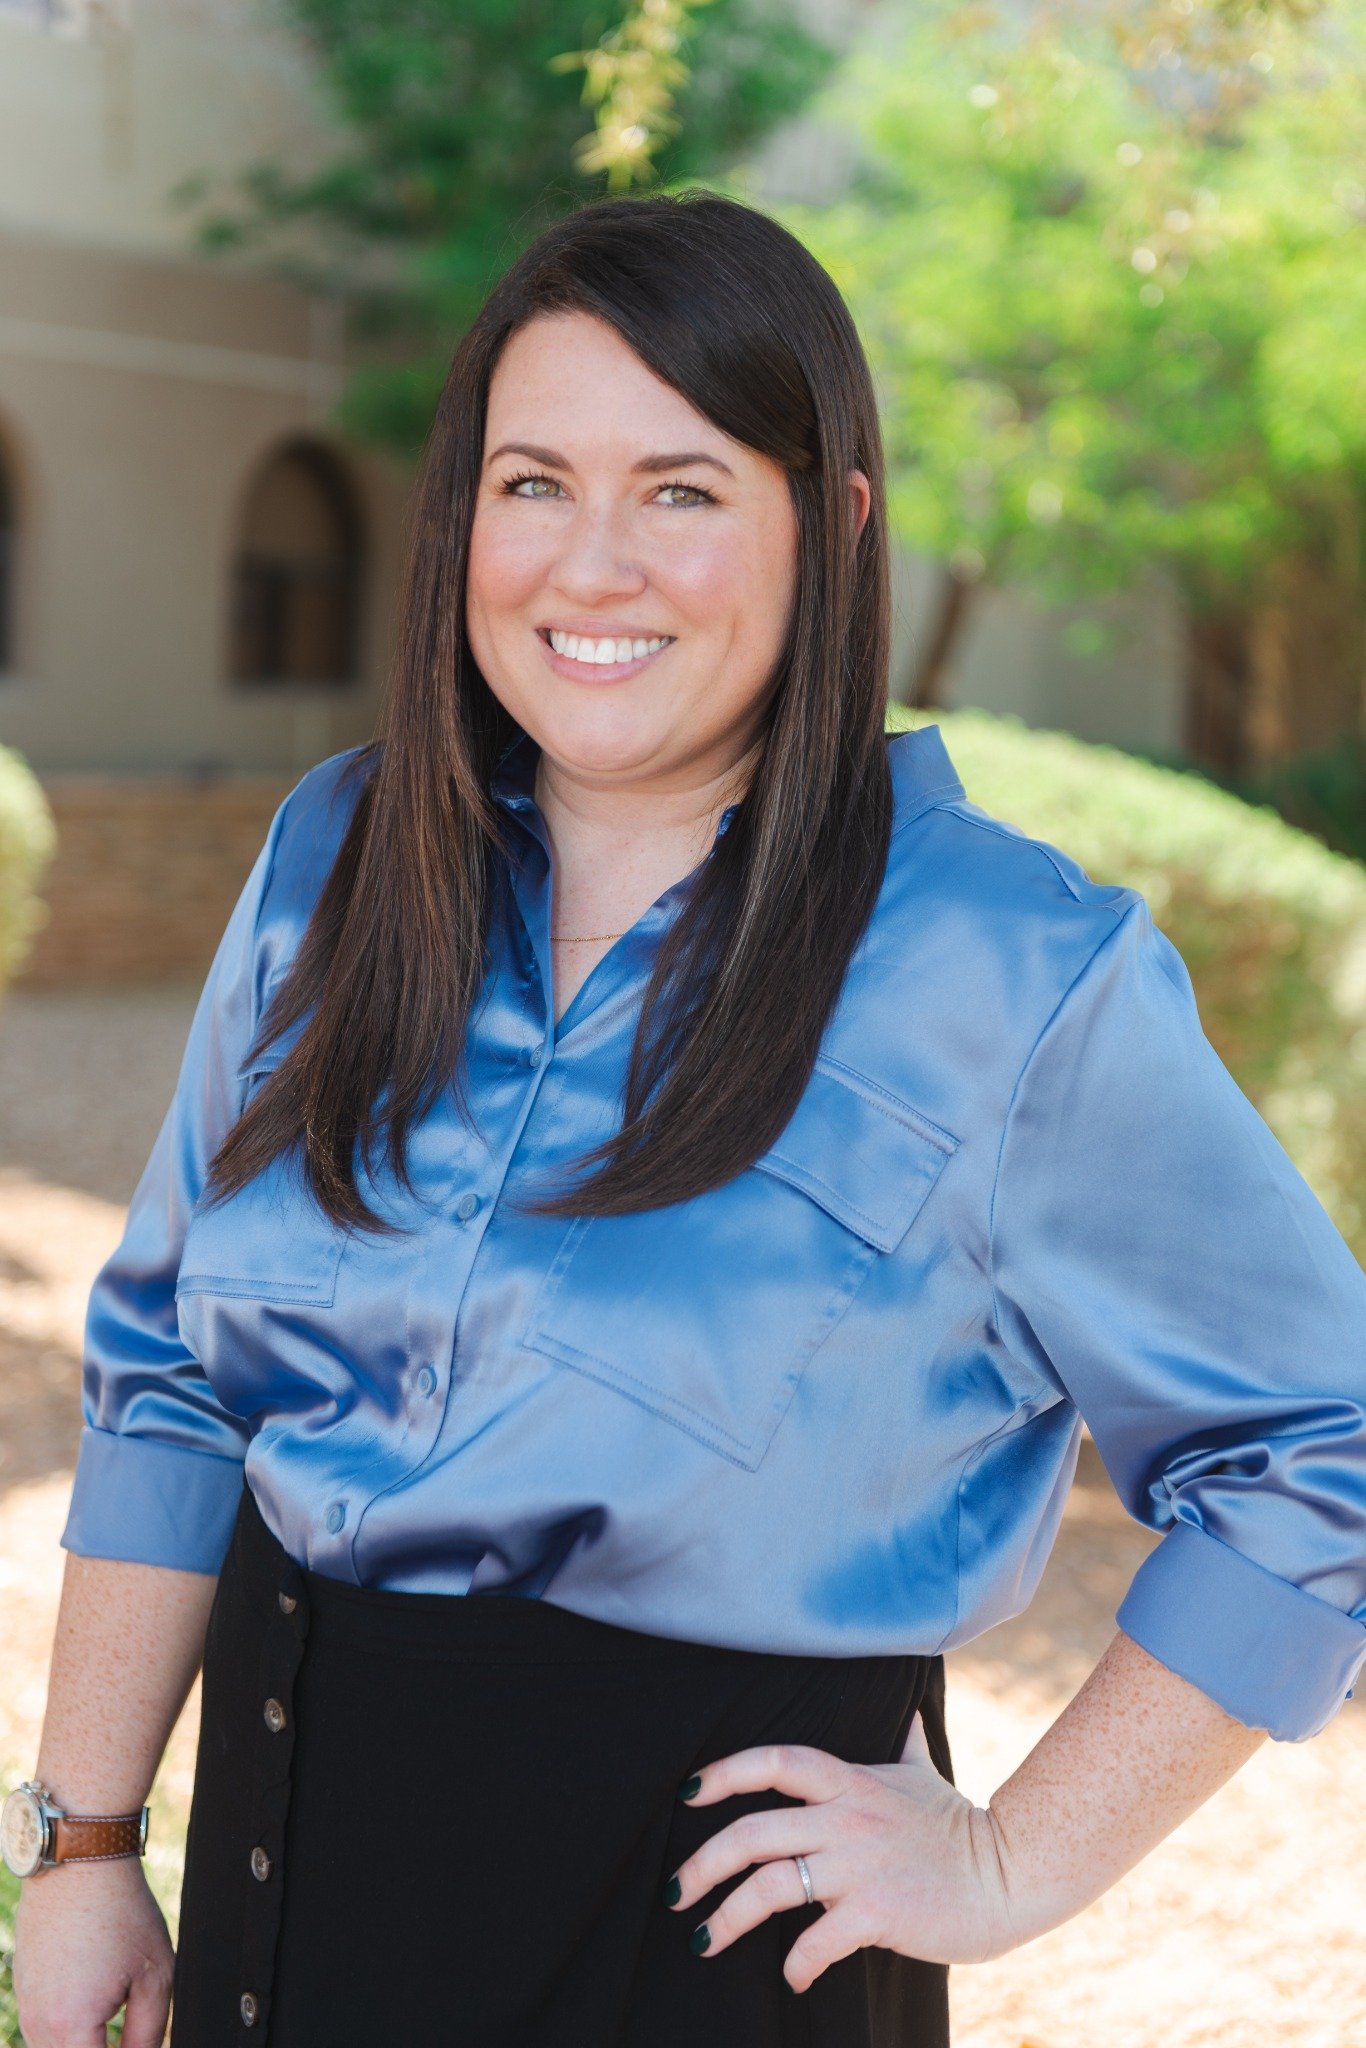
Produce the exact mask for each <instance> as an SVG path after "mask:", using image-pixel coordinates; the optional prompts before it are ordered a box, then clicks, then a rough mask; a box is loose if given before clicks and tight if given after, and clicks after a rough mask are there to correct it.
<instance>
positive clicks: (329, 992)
mask: <svg viewBox="0 0 1366 2048" xmlns="http://www.w3.org/2000/svg"><path fill="white" fill-rule="evenodd" d="M566 311H579V312H588V313H592V314H596V315H598V316H599V317H600V318H602V319H604V320H607V321H609V322H610V323H611V324H612V326H613V327H615V328H616V330H617V331H618V333H620V334H621V335H622V337H623V338H624V339H625V340H626V342H627V343H628V344H629V345H630V347H631V348H632V349H634V350H635V352H636V354H637V355H638V356H639V357H640V358H641V360H642V361H643V362H645V363H646V364H647V365H648V366H649V368H650V369H652V370H653V371H654V372H655V373H656V375H658V376H659V377H661V378H663V379H664V380H665V381H666V382H667V383H669V384H671V385H673V386H674V388H675V389H676V390H678V391H679V392H681V393H682V395H683V396H684V397H685V398H686V399H687V400H688V401H689V403H690V404H692V405H693V406H694V407H695V408H696V409H697V410H698V411H699V412H700V413H702V414H704V415H705V416H706V417H707V418H708V419H709V420H711V421H713V422H714V423H715V424H716V425H717V426H718V427H720V428H721V429H722V431H723V432H725V433H727V434H729V435H731V436H732V437H733V438H734V439H735V440H738V441H740V442H743V443H744V444H746V445H747V446H749V447H751V448H754V449H757V450H758V451H759V452H760V453H762V454H764V455H766V456H769V457H771V458H772V459H773V460H775V461H777V462H779V463H781V465H782V466H783V468H784V469H785V471H786V472H787V477H788V483H789V488H790V490H791V493H792V499H793V504H794V507H795V512H796V524H797V533H798V563H797V580H796V593H795V597H794V602H793V606H792V613H791V617H790V620H789V623H788V630H787V634H786V638H785V642H784V645H783V648H782V650H781V653H780V655H779V657H778V660H777V663H776V665H775V669H774V673H773V677H772V681H771V694H770V697H769V702H768V713H767V719H766V724H765V728H764V741H763V747H762V752H761V754H760V757H759V760H758V763H757V766H756V768H755V770H754V773H753V775H752V777H751V779H750V782H749V785H748V787H747V789H746V790H745V792H744V795H743V798H742V800H741V802H740V803H739V806H738V808H737V810H736V812H735V814H734V816H733V818H732V820H731V823H730V826H729V828H728V830H727V831H726V832H725V833H724V834H722V836H721V838H720V840H719V841H718V843H717V847H716V851H715V853H714V856H713V858H711V859H710V860H708V861H706V862H704V863H703V864H702V866H701V867H700V868H699V869H698V870H697V871H696V877H695V882H694V884H693V886H692V887H691V889H690V891H689V894H688V899H687V901H686V903H685V904H684V907H683V908H682V910H681V911H680V913H679V915H678V917H677V919H676V920H675V922H674V923H673V924H672V926H671V927H670V929H669V931H668V933H667V935H666V937H665V938H664V940H663V941H662V943H661V945H660V949H659V952H658V955H657V959H656V962H655V966H654V969H653V971H652V973H651V976H650V979H649V983H648V985H647V988H646V990H645V993H644V996H643V999H642V1004H641V1013H640V1018H639V1022H638V1025H637V1029H636V1035H635V1040H634V1044H633V1048H632V1053H631V1059H630V1064H629V1070H628V1075H627V1083H626V1090H625V1097H624V1105H623V1115H622V1121H621V1124H620V1127H619V1128H618V1130H617V1131H616V1132H615V1134H614V1135H613V1136H612V1137H611V1138H610V1139H608V1140H607V1141H605V1142H604V1143H603V1144H601V1145H598V1146H596V1147H594V1148H593V1150H592V1151H590V1152H586V1153H585V1154H584V1155H583V1157H582V1159H581V1160H579V1161H578V1162H576V1169H577V1177H576V1178H575V1179H574V1181H573V1183H572V1184H569V1183H565V1184H562V1185H560V1186H559V1187H558V1189H557V1191H556V1192H555V1193H554V1194H553V1196H551V1197H550V1198H547V1199H543V1200H542V1201H541V1202H540V1203H539V1204H537V1205H535V1206H538V1207H540V1208H541V1209H542V1210H544V1211H545V1212H546V1213H557V1214H562V1215H565V1216H570V1215H606V1214H623V1213H626V1212H629V1211H633V1210H640V1209H653V1208H658V1207H660V1206H662V1205H664V1204H666V1203H670V1202H678V1201H682V1200H684V1199H686V1198H688V1197H690V1196H693V1195H699V1194H702V1193H704V1192H706V1191H707V1190H708V1189H710V1188H713V1187H717V1186H719V1185H720V1184H721V1183H722V1182H724V1181H727V1180H729V1179H731V1178H732V1177H733V1176H734V1175H735V1174H737V1173H739V1172H741V1171H742V1170H743V1169H744V1168H745V1167H747V1166H749V1165H751V1164H752V1163H753V1161H754V1160H755V1159H756V1158H757V1157H758V1156H759V1155H760V1153H762V1152H763V1151H765V1150H766V1149H767V1147H768V1146H769V1145H770V1144H771V1143H772V1142H773V1141H774V1139H775V1138H776V1137H777V1136H778V1134H779V1132H780V1131H781V1130H782V1129H783V1127H784V1125H785V1124H786V1123H787V1121H788V1119H789V1117H790V1116H791V1115H792V1112H793V1110H794V1109H795V1108H796V1105H797V1103H798V1101H799V1099H800V1097H801V1095H802V1093H803V1091H804V1089H805V1087H806V1085H807V1082H808V1080H809V1079H810V1075H811V1070H812V1066H813V1063H814V1061H815V1058H816V1054H817V1051H818V1049H819V1045H820V1040H821V1036H822V1033H823V1031H824V1029H825V1026H826V1023H827V1021H828V1019H829V1016H830V1012H831V1010H832V1009H833V1007H834V1005H835V1002H836V1000H837V998H838V995H839V990H840V985H841V983H842V981H843V978H844V975H845V971H846V969H847V967H848V963H849V958H850V955H851V954H852V952H853V950H854V947H855V946H856V944H857V943H858V940H859V937H860V935H861V934H862V932H863V930H864V928H865V926H866V925H867V922H868V919H869V916H870V914H871V912H872V908H873V904H874V902H875V900H876V897H877V892H878V888H879V886H880V883H881V879H882V874H883V869H884V866H885V862H886V855H887V846H888V841H889V837H890V831H891V783H890V774H889V770H888V764H887V758H886V747H885V742H884V737H883V717H884V706H885V703H886V694H887V670H888V659H889V616H890V593H889V572H888V559H887V530H886V511H885V498H884V478H883V459H882V446H881V436H880V431H879V425H878V418H877V409H876V402H875V398H874V393H873V386H872V380H871V377H870V375H869V371H868V365H867V362H866V359H865V357H864V354H863V350H862V347H861V345H860V342H859V339H858V335H857V333H856V331H855V328H854V325H853V322H852V320H851V319H850V316H849V313H848V311H847V309H846V307H845V305H844V303H843V301H842V299H841V298H840V295H839V293H838V291H837V290H836V288H835V286H834V284H833V282H832V281H831V279H830V277H829V276H828V275H827V273H826V272H825V271H824V270H823V269H822V268H821V266H820V264H818V263H817V262H816V260H815V258H814V257H813V256H812V255H811V254H810V253H809V252H808V251H807V250H806V249H805V248H803V246H802V244H801V243H800V242H798V241H797V240H796V239H795V237H794V236H792V235H791V234H789V233H788V232H787V230H786V229H784V228H782V227H780V226H779V225H778V223H777V222H776V221H774V220H772V219H770V218H769V217H768V216H767V215H766V214H763V213H760V212H758V211H757V210H755V209H754V208H751V207H748V206H744V205H741V204H739V203H738V202H736V201H734V200H730V199H724V198H721V197H718V196H717V195H715V194H713V193H708V192H705V191H689V192H685V193H682V194H680V195H678V196H650V197H647V198H630V199H615V198H614V199H599V200H594V201H591V202H590V203H588V204H587V205H585V206H583V207H582V208H580V210H579V211H578V212H577V213H574V214H571V215H570V216H569V217H568V218H566V219H563V220H559V221H557V222H555V223H554V225H552V226H551V227H549V228H547V229H546V231H545V232H544V233H543V234H542V235H541V236H540V237H539V238H538V239H537V240H536V241H535V242H533V243H532V244H531V245H530V247H529V248H527V249H526V250H525V251H524V252H523V254H522V255H521V256H520V257H519V258H518V259H517V261H516V262H515V263H514V264H513V265H512V267H511V269H510V270H508V271H507V272H506V274H505V275H504V276H503V277H502V278H501V280H500V281H499V282H498V284H497V285H495V287H494V288H493V290H492V291H491V293H490V294H489V297H488V299H487V300H486V302H485V304H484V306H483V308H482V310H481V311H480V313H479V315H478V318H477V319H476V320H475V322H474V325H473V326H472V327H471V328H470V330H469V332H468V333H467V334H466V335H465V337H464V339H463V340H462V342H461V343H460V346H459V348H458V349H457V350H456V353H455V356H454V359H453V361H452V364H451V369H450V375H449V377H448V378H447V381H446V385H445V389H444V391H443V393H442V396H441V401H440V404H439V406H438V409H437V414H436V419H435V422H434V424H433V428H432V432H431V436H430V438H429V441H428V444H427V449H426V453H425V457H424V463H423V468H422V473H421V477H420V479H419V483H418V487H417V493H416V497H415V501H414V511H413V516H412V525H411V533H410V540H409V547H408V556H407V564H406V571H405V577H404V586H403V598H402V612H401V630H400V636H399V644H398V646H397V649H396V653H395V661H394V668H393V672H392V675H391V678H390V684H389V690H388V694H387V699H386V704H385V709H384V714H383V717H382V722H381V728H380V731H379V733H378V735H377V737H376V739H375V740H374V741H372V742H371V744H370V745H369V746H368V747H367V748H365V749H363V750H362V751H361V753H360V754H358V755H357V756H356V757H355V758H354V761H353V764H352V765H353V768H354V769H355V771H356V772H357V774H358V776H359V777H360V779H361V781H362V783H363V786H362V787H361V789H360V792H359V796H358V798H357V801H356V804H355V808H354V812H353V814H352V817H351V819H350V822H349V825H348V828H347V830H346V833H345V836H344V838H343V841H342V844H341V847H340V849H339V851H338V854H337V857H336V859H335V861H334V863H333V866H332V869H331V872H330V874H329V876H328V878H327V881H326V883H325V885H324V887H323V889H322V891H321V894H320V896H319V898H318V901H317V904H316V906H315V908H314V910H313V913H312V916H311V918H310V921H309V924H308V927H307V930H306V931H305V933H304V936H303V938H302V940H301V942H300V945H299V948H298V951H297V954H296V957H295V959H294V961H293V963H292V965H291V967H290V970H289V972H288V974H287V976H286V978H285V980H284V982H283V983H282V985H281V986H280V988H279V989H278V990H277V991H276V993H275V996H274V997H273V999H272V1001H271V1002H270V1004H269V1006H268V1009H267V1013H266V1016H265V1018H264V1019H263V1021H262V1026H261V1030H260V1031H259V1033H258V1037H257V1044H256V1047H255V1051H256V1052H257V1053H258V1054H259V1052H260V1051H261V1050H263V1049H264V1047H265V1046H268V1045H269V1044H271V1043H273V1042H274V1040H275V1039H276V1038H278V1037H279V1036H280V1034H281V1033H283V1032H284V1031H286V1030H288V1029H289V1028H290V1027H291V1026H292V1025H295V1024H298V1023H299V1022H300V1021H301V1020H306V1022H305V1023H304V1028H303V1029H302V1030H301V1032H300V1034H299V1037H298V1041H297V1043H296V1044H295V1045H294V1046H292V1047H291V1048H290V1050H289V1052H288V1053H287V1054H286V1055H285V1057H284V1058H283V1060H282V1061H281V1063H280V1065H279V1066H278V1068H277V1069H276V1071H275V1072H274V1073H273V1074H272V1075H270V1077H269V1079H268V1080H267V1081H266V1083H265V1085H264V1086H263V1087H261V1088H260V1089H259V1091H258V1092H257V1093H256V1094H255V1095H254V1096H253V1098H252V1099H251V1101H250V1102H249V1103H248V1104H247V1106H246V1108H245V1109H244V1111H243V1113H242V1115H241V1116H240V1117H239V1119H238V1120H237V1122H236V1124H235V1125H234V1127H233V1128H232V1130H231V1131H230V1132H229V1133H228V1135H227V1137H226V1138H225V1139H224V1141H223V1143H222V1145H221V1146H220V1147H219V1149H218V1151H217V1153H216V1154H215V1156H214V1158H213V1160H212V1162H211V1165H210V1172H209V1186H208V1197H209V1199H217V1198H218V1197H219V1196H224V1195H227V1194H229V1193H231V1192H233V1191H235V1190H236V1189H238V1188H240V1187H241V1186H243V1185H244V1184H245V1183H246V1182H247V1181H248V1180H250V1179H251V1178H252V1177H253V1175H255V1174H256V1173H258V1172H259V1171H260V1170H261V1169H262V1168H263V1167H264V1166H266V1165H267V1164H268V1163H269V1162H270V1161H271V1160H272V1159H274V1158H275V1157H276V1156H277V1155H278V1154H280V1153H282V1152H284V1151H285V1150H286V1149H287V1148H288V1147H290V1146H292V1145H293V1144H294V1143H295V1142H296V1141H302V1165H303V1168H304V1171H305V1173H306V1176H307V1180H308V1183H309V1184H310V1185H311V1187H312V1189H313V1192H314V1193H315V1195H316V1196H317V1199H318V1201H319V1202H320V1203H321V1204H322V1206H323V1207H324V1209H325V1210H326V1211H327V1212H328V1214H329V1215H330V1216H331V1217H332V1218H333V1219H334V1220H335V1221H336V1222H338V1223H339V1224H347V1223H350V1224H356V1225H360V1226H362V1227H365V1226H369V1227H375V1228H384V1227H386V1226H385V1224H384V1223H383V1221H382V1219H380V1218H378V1217H377V1216H376V1215H375V1214H374V1212H373V1211H372V1210H371V1209H370V1208H369V1207H368V1205H367V1204H366V1203H365V1201H364V1199H363V1198H362V1196H361V1194H360V1192H359V1189H358V1187H357V1179H356V1171H355V1160H356V1150H355V1148H356V1145H357V1141H359V1144H360V1147H361V1151H360V1157H361V1159H362V1160H363V1161H364V1164H365V1169H366V1171H367V1172H373V1170H374V1162H375V1160H376V1159H377V1158H378V1157H379V1156H380V1151H381V1147H382V1148H383V1154H384V1157H385V1159H386V1161H387V1163H388V1165H389V1167H390V1168H391V1170H392V1171H393V1172H394V1173H395V1174H396V1175H397V1177H398V1179H399V1181H400V1183H401V1184H402V1185H403V1186H404V1187H405V1188H407V1189H408V1191H409V1192H410V1193H411V1192H412V1183H411V1180H410V1178H409V1174H408V1170H407V1164H406V1159H405V1146H406V1136H407V1132H408V1129H409V1127H410V1125H411V1124H412V1122H413V1121H414V1120H415V1119H421V1118H422V1117H423V1116H425V1114H426V1113H427V1111H428V1110H429V1109H430V1107H431V1105H432V1103H433V1102H434V1101H435V1099H436V1096H437V1094H438V1093H439V1092H440V1091H441V1090H442V1089H443V1088H446V1087H451V1088H452V1089H453V1090H454V1092H455V1099H456V1101H457V1103H458V1104H459V1107H460V1110H461V1113H462V1114H463V1115H464V1116H465V1117H466V1118H467V1119H468V1118H469V1116H470V1108H469V1103H468V1100H467V1096H466V1092H465V1079H464V1076H463V1073H462V1059H461V1054H462V1048H463V1045H464V1039H465V1032H466V1027H467V1022H468V1018H469V1015H470V1011H471V1007H472V1005H473V1003H474V1000H475V998H476V996H477V994H478V992H479V988H480V985H481V982H482V980H483V977H484V974H485V971H486V965H487V953H486V944H487V938H486V935H487V927H488V916H489V900H490V891H491V885H492V879H493V876H492V863H493V862H494V861H495V860H497V859H499V858H500V857H501V854H502V851H503V845H504V842H503V839H502V828H501V824H500V819H499V814H498V811H497V808H496V805H495V803H494V802H493V800H492V799H491V797H490V794H489V785H490V779H491V775H492V772H493V769H494V768H495V766H496V764H497V762H498V760H499V758H500V756H501V754H502V753H503V751H504V750H505V748H506V747H507V746H508V744H509V743H510V742H511V741H512V740H514V739H515V738H516V737H517V735H518V732H519V730H520V728H519V727H518V726H517V725H516V724H515V723H514V722H513V721H512V719H511V718H510V717H509V715H508V714H507V713H506V712H505V711H504V710H503V708H502V706H501V705H500V704H499V703H498V700H497V699H496V698H495V697H494V695H493V692H492V691H491V690H490V689H489V687H488V684H487V683H486V682H485V680H484V678H483V676H482V675H481V674H480V672H479V670H478V668H477V667H476V665H475V662H474V659H473V656H472V654H471V652H470V647H469V642H468V640H467V638H466V634H465V576H466V563H467V558H468V549H469V537H470V527H471V523H472V520H473V514H474V505H475V498H476V493H477V490H478V487H479V480H480V472H481V467H482V462H483V443H484V421H485V410H486V402H487V396H488V389H489V380H490V377H491V375H492V372H493V369H494V366H495V364H496V363H497V361H498V357H499V355H500V352H501V351H502V349H503V347H504V345H505V343H506V342H507V340H508V338H509V336H510V335H512V334H513V333H514V332H515V331H516V330H517V329H518V328H520V327H521V326H522V325H523V324H524V323H525V322H527V321H528V320H531V319H533V318H534V317H535V316H536V315H537V314H541V313H558V312H566ZM854 468H858V469H861V470H862V471H863V472H864V473H865V475H866V476H867V478H868V481H869V484H870V485H871V488H872V505H871V509H870V511H869V514H868V517H867V520H866V522H865V524H864V527H863V530H862V533H861V535H859V537H858V538H857V541H855V539H854V522H853V517H852V510H851V501H850V490H849V472H850V470H851V469H854ZM381 1098H382V1101H381ZM585 1174H586V1177H585Z"/></svg>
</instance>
